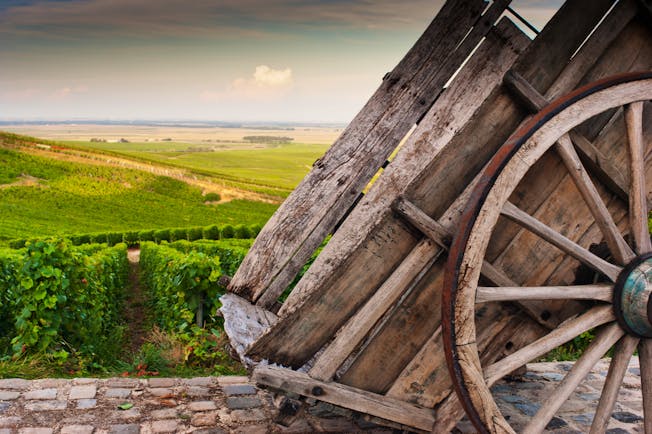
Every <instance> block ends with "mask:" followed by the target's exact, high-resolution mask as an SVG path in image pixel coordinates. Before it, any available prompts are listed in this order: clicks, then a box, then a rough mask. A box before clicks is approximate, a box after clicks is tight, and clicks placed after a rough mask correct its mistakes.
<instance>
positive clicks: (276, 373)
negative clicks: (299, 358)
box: [252, 365, 435, 432]
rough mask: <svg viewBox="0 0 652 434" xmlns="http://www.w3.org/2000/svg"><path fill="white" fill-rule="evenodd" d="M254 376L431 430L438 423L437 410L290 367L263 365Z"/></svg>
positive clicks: (308, 395) (316, 397)
mask: <svg viewBox="0 0 652 434" xmlns="http://www.w3.org/2000/svg"><path fill="white" fill-rule="evenodd" d="M252 379H253V380H254V381H255V382H256V383H258V384H262V385H265V386H270V387H274V388H277V389H281V390H285V391H288V392H294V393H297V394H299V395H302V396H306V397H309V398H315V399H318V400H320V401H324V402H328V403H331V404H335V405H339V406H342V407H346V408H348V409H351V410H355V411H360V412H362V413H366V414H370V415H372V416H377V417H380V418H383V419H388V420H391V421H394V422H398V423H400V424H402V425H406V426H410V427H413V428H418V429H420V430H424V431H428V432H430V431H431V430H432V428H433V425H434V423H435V412H434V410H432V409H428V408H423V407H418V406H416V405H412V404H409V403H407V402H405V401H400V400H397V399H394V398H389V397H387V396H383V395H378V394H376V393H371V392H367V391H364V390H360V389H355V388H353V387H349V386H346V385H343V384H338V383H328V382H324V381H319V380H315V379H313V378H311V377H310V376H308V374H304V373H302V372H297V371H293V370H292V369H288V368H281V367H276V366H268V365H259V366H257V367H256V369H254V373H253V376H252Z"/></svg>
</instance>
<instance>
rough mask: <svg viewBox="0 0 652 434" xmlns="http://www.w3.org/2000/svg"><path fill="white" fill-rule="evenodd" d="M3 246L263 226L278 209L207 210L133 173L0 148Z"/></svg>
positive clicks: (155, 179) (193, 190) (198, 198)
mask: <svg viewBox="0 0 652 434" xmlns="http://www.w3.org/2000/svg"><path fill="white" fill-rule="evenodd" d="M0 166H1V167H3V170H2V172H1V174H0V242H2V240H8V239H13V238H29V237H42V236H53V235H71V234H76V233H88V232H98V231H126V230H140V229H156V228H166V227H186V226H206V225H210V224H227V223H228V224H246V225H251V224H264V223H265V222H266V221H267V219H269V217H270V216H271V214H272V213H273V212H274V210H275V209H276V205H273V204H267V203H261V202H253V201H248V200H233V201H231V202H226V203H220V204H208V205H207V204H205V203H204V201H205V200H204V198H203V196H202V192H201V190H200V189H199V188H198V187H194V186H191V185H188V184H186V183H184V182H182V181H179V180H176V179H173V178H168V177H165V176H156V175H153V174H150V173H146V172H141V171H137V170H131V169H121V168H115V167H107V166H100V165H93V164H82V163H71V162H65V161H58V160H53V159H49V158H43V157H38V156H34V155H28V154H26V153H23V152H19V151H16V150H11V149H5V148H2V141H0Z"/></svg>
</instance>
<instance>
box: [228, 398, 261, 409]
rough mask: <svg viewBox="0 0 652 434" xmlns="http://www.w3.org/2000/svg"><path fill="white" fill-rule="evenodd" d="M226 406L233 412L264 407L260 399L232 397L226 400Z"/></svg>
mask: <svg viewBox="0 0 652 434" xmlns="http://www.w3.org/2000/svg"><path fill="white" fill-rule="evenodd" d="M226 405H227V407H229V408H230V409H231V410H240V409H247V408H256V407H260V406H261V405H262V402H260V399H258V398H254V397H250V396H231V397H229V398H226Z"/></svg>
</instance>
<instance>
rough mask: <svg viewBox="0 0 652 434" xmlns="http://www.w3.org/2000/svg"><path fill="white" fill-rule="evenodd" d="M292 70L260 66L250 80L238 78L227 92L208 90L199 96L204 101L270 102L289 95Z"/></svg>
mask: <svg viewBox="0 0 652 434" xmlns="http://www.w3.org/2000/svg"><path fill="white" fill-rule="evenodd" d="M293 81H294V80H293V76H292V69H291V68H285V69H274V68H271V67H269V66H267V65H258V66H256V69H255V70H254V72H253V74H252V75H251V76H250V77H248V78H243V77H240V78H236V79H235V80H233V81H232V82H231V84H230V85H229V86H228V87H227V89H226V90H225V91H221V92H220V91H212V90H206V91H204V92H202V93H201V94H200V95H199V98H200V99H201V100H203V101H223V100H237V99H247V100H270V99H276V98H278V97H281V96H283V95H285V94H286V93H287V91H288V90H289V89H290V88H291V87H292V84H293Z"/></svg>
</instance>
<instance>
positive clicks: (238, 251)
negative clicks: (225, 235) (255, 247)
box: [168, 239, 252, 276]
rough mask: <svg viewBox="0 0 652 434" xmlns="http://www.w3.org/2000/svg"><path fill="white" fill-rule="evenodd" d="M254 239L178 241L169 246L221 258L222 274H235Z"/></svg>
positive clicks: (182, 250) (181, 250)
mask: <svg viewBox="0 0 652 434" xmlns="http://www.w3.org/2000/svg"><path fill="white" fill-rule="evenodd" d="M251 243H252V240H236V239H227V240H218V241H206V240H201V241H196V242H194V243H191V242H188V241H177V242H175V243H170V244H168V247H170V248H173V249H175V250H178V251H180V252H183V253H190V252H201V253H204V254H206V255H208V256H211V257H218V258H219V259H220V268H221V270H222V274H225V275H227V276H233V275H234V274H235V272H236V271H237V270H238V267H239V266H240V264H241V263H242V261H243V260H244V257H245V256H246V255H247V251H248V250H249V248H250V247H251Z"/></svg>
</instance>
